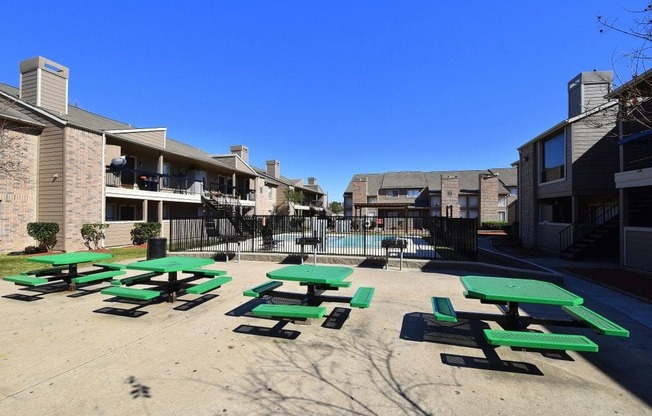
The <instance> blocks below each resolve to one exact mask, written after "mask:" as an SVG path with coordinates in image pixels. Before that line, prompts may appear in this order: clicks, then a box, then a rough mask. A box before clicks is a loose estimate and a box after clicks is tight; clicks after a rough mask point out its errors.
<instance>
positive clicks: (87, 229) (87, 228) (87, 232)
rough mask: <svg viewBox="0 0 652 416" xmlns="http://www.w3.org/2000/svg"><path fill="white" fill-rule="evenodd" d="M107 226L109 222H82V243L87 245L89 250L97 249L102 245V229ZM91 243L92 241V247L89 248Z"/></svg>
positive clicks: (103, 236)
mask: <svg viewBox="0 0 652 416" xmlns="http://www.w3.org/2000/svg"><path fill="white" fill-rule="evenodd" d="M106 228H109V224H100V223H93V224H84V225H82V228H81V235H82V238H83V239H84V245H85V246H86V247H88V249H89V250H97V249H100V248H103V247H104V244H102V242H103V240H104V238H106V236H105V235H104V230H105V229H106ZM91 243H93V248H91Z"/></svg>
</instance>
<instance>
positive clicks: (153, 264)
mask: <svg viewBox="0 0 652 416" xmlns="http://www.w3.org/2000/svg"><path fill="white" fill-rule="evenodd" d="M213 263H215V261H214V260H213V259H206V258H201V257H178V256H177V257H175V256H171V257H161V258H158V259H152V260H144V261H138V262H135V263H130V264H128V265H127V269H133V270H148V271H152V272H160V273H170V272H179V271H181V270H189V269H194V268H195V267H201V266H207V265H209V264H213Z"/></svg>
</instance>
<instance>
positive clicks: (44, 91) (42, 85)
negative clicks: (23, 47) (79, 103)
mask: <svg viewBox="0 0 652 416" xmlns="http://www.w3.org/2000/svg"><path fill="white" fill-rule="evenodd" d="M68 76H69V70H68V68H66V67H65V66H62V65H59V64H58V63H56V62H54V61H50V60H49V59H46V58H43V57H42V56H37V57H35V58H31V59H27V60H25V61H22V62H21V63H20V99H22V100H24V101H25V102H27V103H29V104H32V105H35V106H37V107H41V108H43V109H45V110H48V111H50V112H53V113H55V114H59V115H63V114H68Z"/></svg>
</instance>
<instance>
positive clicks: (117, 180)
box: [105, 168, 203, 195]
mask: <svg viewBox="0 0 652 416" xmlns="http://www.w3.org/2000/svg"><path fill="white" fill-rule="evenodd" d="M105 184H106V186H107V187H110V188H122V189H131V190H138V191H149V192H167V193H174V194H182V195H201V192H202V191H203V185H202V182H201V181H198V180H194V179H189V178H188V177H186V176H172V175H164V174H161V173H155V172H148V171H143V170H134V169H121V170H112V169H108V168H107V170H106V173H105Z"/></svg>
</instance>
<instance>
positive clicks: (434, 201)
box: [430, 195, 441, 207]
mask: <svg viewBox="0 0 652 416" xmlns="http://www.w3.org/2000/svg"><path fill="white" fill-rule="evenodd" d="M440 205H441V196H440V195H434V196H431V197H430V206H431V207H438V206H440Z"/></svg>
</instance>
